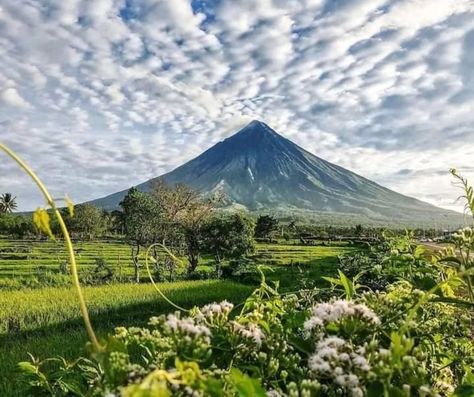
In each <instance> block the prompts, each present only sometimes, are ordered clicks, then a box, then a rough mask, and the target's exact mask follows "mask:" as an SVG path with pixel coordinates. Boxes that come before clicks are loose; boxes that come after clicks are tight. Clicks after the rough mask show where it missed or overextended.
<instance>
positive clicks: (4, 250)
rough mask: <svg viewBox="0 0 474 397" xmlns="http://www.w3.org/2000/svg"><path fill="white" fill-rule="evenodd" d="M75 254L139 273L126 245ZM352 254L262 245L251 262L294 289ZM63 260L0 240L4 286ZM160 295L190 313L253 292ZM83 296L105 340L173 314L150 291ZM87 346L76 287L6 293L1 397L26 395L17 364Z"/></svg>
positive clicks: (38, 245) (192, 284)
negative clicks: (120, 328)
mask: <svg viewBox="0 0 474 397" xmlns="http://www.w3.org/2000/svg"><path fill="white" fill-rule="evenodd" d="M75 248H76V251H77V253H78V263H79V266H80V267H81V268H82V269H87V268H88V267H90V266H93V265H94V263H95V258H97V257H102V258H104V259H105V260H106V261H107V262H108V263H109V264H114V263H117V264H120V271H122V272H123V273H124V274H132V272H133V268H132V266H131V264H130V250H129V246H128V245H126V244H125V243H123V242H119V241H99V242H79V243H76V244H75ZM353 250H354V248H353V247H349V246H298V245H292V244H258V245H257V250H256V252H255V254H254V255H252V257H251V258H250V259H251V261H252V263H255V264H258V265H266V267H267V268H269V269H271V271H267V277H268V278H269V279H271V280H275V281H277V280H278V281H279V282H280V283H281V285H282V287H283V288H284V289H291V287H293V288H295V287H296V286H297V285H298V284H299V283H300V282H301V281H302V280H303V279H310V280H313V281H314V280H320V276H322V275H328V274H333V273H334V272H335V270H336V265H337V256H338V255H341V254H344V253H347V252H350V251H353ZM65 260H66V258H65V256H64V254H63V251H62V246H61V245H60V244H57V243H54V242H45V241H42V242H39V241H26V242H25V241H21V240H5V239H3V240H2V239H0V279H1V278H2V277H3V278H4V279H5V280H8V279H12V278H14V277H16V276H17V275H18V276H19V275H21V276H22V277H28V275H34V272H35V269H36V270H42V269H44V268H47V269H51V270H54V269H58V268H59V265H60V263H61V261H65ZM201 267H202V269H203V270H206V268H208V270H209V269H213V264H212V260H211V259H210V258H207V259H205V260H204V261H203V264H202V266H201ZM116 269H119V267H117V268H116ZM161 288H162V290H163V291H164V292H165V294H166V295H167V296H168V297H169V298H171V300H173V301H174V302H175V303H177V304H179V305H181V306H184V307H190V306H194V305H203V304H206V303H208V302H212V301H220V300H223V299H228V300H230V301H233V302H235V303H239V302H242V301H243V300H244V299H245V298H246V297H247V296H248V295H249V294H250V293H251V291H252V290H253V287H252V286H246V285H242V284H239V283H235V282H229V281H218V280H208V281H182V282H174V283H164V284H161ZM84 293H85V297H86V300H87V302H88V306H89V309H90V313H91V319H92V322H93V324H94V326H95V328H96V331H97V332H98V335H99V336H102V337H104V336H105V335H107V333H109V332H110V331H111V330H113V328H114V327H116V326H119V325H125V326H130V325H132V324H134V325H143V324H145V323H146V322H147V320H148V319H149V317H151V316H153V315H156V314H160V313H166V312H170V311H172V310H173V309H172V308H171V307H170V306H169V305H168V304H167V303H166V302H164V301H163V300H162V299H161V298H160V297H159V296H158V294H157V293H156V291H155V290H154V289H153V288H152V286H151V285H149V284H140V285H136V284H113V285H104V286H97V287H86V288H84ZM86 342H87V339H86V334H85V331H84V330H83V327H82V320H81V318H80V314H79V307H78V303H77V300H76V296H75V294H74V292H73V290H72V289H71V288H59V287H51V288H41V289H21V290H16V291H0V357H1V360H0V396H2V397H3V396H5V397H9V396H11V397H16V396H23V395H24V393H22V392H21V387H19V385H17V384H16V383H15V381H14V379H15V375H14V372H13V371H14V369H15V366H16V364H17V363H18V362H19V361H22V360H26V359H28V355H27V353H28V352H29V353H31V354H33V355H34V356H37V357H40V358H45V357H51V356H55V355H61V356H64V357H66V358H73V357H75V356H77V355H79V354H84V353H85V352H84V349H85V344H86Z"/></svg>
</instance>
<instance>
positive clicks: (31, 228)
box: [0, 213, 36, 238]
mask: <svg viewBox="0 0 474 397" xmlns="http://www.w3.org/2000/svg"><path fill="white" fill-rule="evenodd" d="M0 234H4V235H7V236H16V237H19V238H23V237H26V236H32V235H36V228H35V225H34V223H33V220H32V219H31V216H25V215H15V214H2V213H0Z"/></svg>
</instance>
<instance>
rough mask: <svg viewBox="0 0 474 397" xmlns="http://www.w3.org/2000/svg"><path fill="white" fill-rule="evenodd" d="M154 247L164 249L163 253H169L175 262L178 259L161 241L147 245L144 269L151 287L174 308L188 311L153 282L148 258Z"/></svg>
mask: <svg viewBox="0 0 474 397" xmlns="http://www.w3.org/2000/svg"><path fill="white" fill-rule="evenodd" d="M155 247H160V248H161V249H162V250H164V251H165V253H166V254H167V255H169V257H170V258H171V259H172V260H173V261H175V262H179V259H178V258H177V257H176V256H175V255H174V254H173V253H172V252H171V251H170V250H169V249H168V248H166V246H165V245H164V244H161V243H155V244H152V245H150V246H149V247H148V249H147V250H146V252H145V267H146V271H147V273H148V278H149V279H150V281H151V283H152V285H153V287H154V288H155V289H156V291H157V292H158V293H159V294H160V295H161V297H162V298H163V299H164V300H165V301H166V302H168V303H169V304H170V305H171V306H173V307H174V308H176V309H178V310H180V311H183V312H189V310H187V309H185V308H183V307H181V306H178V305H177V304H176V303H174V302H173V301H171V300H170V299H169V298H168V297H167V296H166V295H165V294H164V293H163V292H162V291H161V289H160V288H158V285H157V284H156V283H155V280H154V279H153V275H152V274H151V270H150V264H149V261H148V258H149V256H150V251H151V250H152V249H153V248H155Z"/></svg>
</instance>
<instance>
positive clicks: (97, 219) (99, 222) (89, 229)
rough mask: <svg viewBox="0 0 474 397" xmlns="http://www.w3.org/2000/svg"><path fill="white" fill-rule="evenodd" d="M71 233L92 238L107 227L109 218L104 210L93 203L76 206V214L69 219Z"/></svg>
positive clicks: (84, 237) (83, 237)
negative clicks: (107, 218)
mask: <svg viewBox="0 0 474 397" xmlns="http://www.w3.org/2000/svg"><path fill="white" fill-rule="evenodd" d="M68 224H69V228H70V231H71V233H74V234H76V235H79V236H80V237H81V238H82V239H89V240H92V239H94V238H96V237H98V236H100V235H101V234H102V233H104V232H105V230H106V229H107V220H106V217H105V215H104V212H103V211H102V210H101V209H100V208H98V207H96V206H94V205H92V204H79V205H76V206H74V216H73V217H72V218H69V220H68Z"/></svg>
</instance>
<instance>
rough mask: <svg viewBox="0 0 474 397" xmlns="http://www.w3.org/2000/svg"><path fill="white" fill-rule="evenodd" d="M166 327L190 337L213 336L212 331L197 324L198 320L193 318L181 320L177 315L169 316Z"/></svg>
mask: <svg viewBox="0 0 474 397" xmlns="http://www.w3.org/2000/svg"><path fill="white" fill-rule="evenodd" d="M165 326H167V327H169V329H170V330H171V331H174V332H176V331H180V332H182V333H183V334H187V335H189V336H195V337H199V336H208V337H210V336H211V331H210V330H209V328H207V327H206V326H205V325H199V324H196V320H195V319H194V318H191V317H185V318H179V317H178V316H176V315H175V314H169V315H168V317H167V318H166V322H165Z"/></svg>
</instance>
